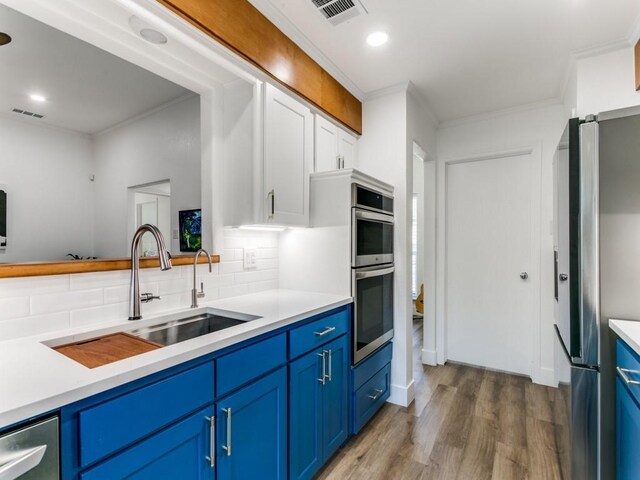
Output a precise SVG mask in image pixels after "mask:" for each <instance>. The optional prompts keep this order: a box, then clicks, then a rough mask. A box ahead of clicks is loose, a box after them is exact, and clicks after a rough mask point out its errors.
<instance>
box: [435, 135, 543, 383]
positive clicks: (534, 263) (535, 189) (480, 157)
mask: <svg viewBox="0 0 640 480" xmlns="http://www.w3.org/2000/svg"><path fill="white" fill-rule="evenodd" d="M522 155H530V156H531V161H532V172H531V268H530V272H529V278H530V279H531V287H532V292H531V300H532V307H531V308H532V312H531V318H532V319H533V321H532V325H531V332H530V336H531V347H532V349H531V352H532V365H531V370H530V371H531V379H532V380H533V381H534V382H535V383H539V382H540V380H541V378H542V374H541V358H540V351H541V346H540V338H541V332H540V331H541V326H542V321H541V318H540V301H541V278H540V271H541V268H540V261H541V246H542V242H541V238H540V236H541V231H540V217H541V210H542V205H541V203H542V201H541V200H542V199H541V190H540V189H541V175H542V144H541V143H537V144H534V145H531V146H525V147H517V148H509V149H504V150H495V151H491V152H485V153H479V154H475V155H469V156H464V157H457V158H450V159H439V160H438V168H437V172H436V175H437V178H438V189H437V190H438V201H437V236H438V238H437V262H436V356H437V361H438V363H439V364H444V363H445V362H446V361H447V360H448V355H447V311H446V310H447V309H446V305H447V291H446V284H447V283H446V282H447V264H446V262H447V260H446V259H447V205H446V201H447V170H448V167H449V166H450V165H454V164H459V163H470V162H480V161H485V160H492V159H497V158H506V157H517V156H522Z"/></svg>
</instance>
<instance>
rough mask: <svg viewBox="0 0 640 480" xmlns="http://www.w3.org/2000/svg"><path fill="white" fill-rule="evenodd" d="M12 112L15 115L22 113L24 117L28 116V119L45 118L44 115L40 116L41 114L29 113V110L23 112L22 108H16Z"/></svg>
mask: <svg viewBox="0 0 640 480" xmlns="http://www.w3.org/2000/svg"><path fill="white" fill-rule="evenodd" d="M11 111H12V112H13V113H20V114H22V115H26V116H27V117H33V118H43V117H44V115H40V114H39V113H33V112H29V111H28V110H22V109H20V108H14V109H13V110H11Z"/></svg>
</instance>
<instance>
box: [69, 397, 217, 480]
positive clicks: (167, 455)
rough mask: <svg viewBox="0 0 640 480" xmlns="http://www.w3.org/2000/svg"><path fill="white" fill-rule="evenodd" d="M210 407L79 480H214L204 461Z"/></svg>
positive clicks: (205, 460) (115, 457)
mask: <svg viewBox="0 0 640 480" xmlns="http://www.w3.org/2000/svg"><path fill="white" fill-rule="evenodd" d="M211 415H213V405H212V406H210V407H207V408H205V409H203V410H201V411H199V412H197V413H194V414H193V415H191V416H189V417H187V418H186V419H184V420H182V421H180V422H178V423H176V424H174V425H173V426H171V427H169V428H167V429H166V430H163V431H161V432H159V433H157V434H155V435H153V436H151V437H149V438H147V439H145V440H143V441H142V442H140V443H138V444H136V445H134V446H133V447H130V448H129V449H127V450H125V451H123V452H122V453H119V454H118V455H116V456H114V457H112V458H110V459H109V460H106V461H105V462H103V463H101V464H98V465H97V466H95V467H93V468H91V469H89V470H87V471H86V472H83V473H82V474H81V475H80V478H81V479H82V480H104V479H118V478H127V479H131V480H157V479H159V478H172V479H183V480H205V479H211V480H213V479H214V478H215V472H214V469H213V468H212V467H211V466H210V464H209V462H208V461H207V458H206V457H207V455H208V454H209V448H210V442H211V437H210V423H209V420H208V417H211Z"/></svg>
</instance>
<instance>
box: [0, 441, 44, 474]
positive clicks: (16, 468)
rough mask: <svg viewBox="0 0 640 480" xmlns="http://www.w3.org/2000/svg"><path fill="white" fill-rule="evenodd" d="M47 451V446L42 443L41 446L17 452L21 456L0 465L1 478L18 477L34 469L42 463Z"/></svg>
mask: <svg viewBox="0 0 640 480" xmlns="http://www.w3.org/2000/svg"><path fill="white" fill-rule="evenodd" d="M46 451H47V446H46V445H40V446H39V447H34V448H29V449H28V450H22V451H19V452H16V453H17V454H18V455H20V456H18V457H16V458H13V459H11V460H9V462H8V463H5V464H4V465H1V466H0V478H3V479H4V478H18V477H20V476H22V475H24V474H25V473H27V472H28V471H30V470H33V469H34V468H36V467H37V466H38V465H40V462H41V461H42V457H44V453H45V452H46Z"/></svg>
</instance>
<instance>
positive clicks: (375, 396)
mask: <svg viewBox="0 0 640 480" xmlns="http://www.w3.org/2000/svg"><path fill="white" fill-rule="evenodd" d="M374 392H375V394H374V395H367V397H369V398H370V399H371V400H377V399H378V398H380V395H382V390H380V389H379V388H376V389H375V390H374Z"/></svg>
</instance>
